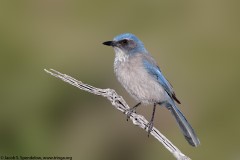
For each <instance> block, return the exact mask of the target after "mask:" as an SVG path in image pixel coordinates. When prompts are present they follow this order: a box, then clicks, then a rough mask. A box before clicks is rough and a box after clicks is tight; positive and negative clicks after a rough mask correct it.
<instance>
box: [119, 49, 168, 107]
mask: <svg viewBox="0 0 240 160" xmlns="http://www.w3.org/2000/svg"><path fill="white" fill-rule="evenodd" d="M114 71H115V74H116V77H117V79H118V81H119V82H120V83H121V84H122V86H123V87H124V88H125V89H126V90H127V92H128V93H129V94H130V95H131V96H132V97H133V98H135V99H136V100H137V101H139V102H142V103H156V102H162V101H165V100H166V98H167V95H166V92H165V91H164V89H163V88H162V86H161V85H160V84H159V83H158V82H157V80H156V79H155V78H154V77H152V76H151V75H150V74H149V73H148V72H147V71H146V69H145V68H144V66H143V63H142V56H141V55H140V54H139V55H134V57H128V58H126V59H124V61H119V60H117V59H116V58H115V61H114Z"/></svg>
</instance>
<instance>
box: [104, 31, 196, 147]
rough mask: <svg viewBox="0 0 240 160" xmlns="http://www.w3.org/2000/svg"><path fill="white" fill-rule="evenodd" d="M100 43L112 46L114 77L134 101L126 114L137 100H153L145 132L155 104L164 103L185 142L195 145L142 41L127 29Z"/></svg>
mask: <svg viewBox="0 0 240 160" xmlns="http://www.w3.org/2000/svg"><path fill="white" fill-rule="evenodd" d="M103 44H104V45H107V46H112V47H113V49H114V51H115V59H114V72H115V74H116V77H117V79H118V81H119V82H120V83H121V84H122V86H123V87H124V88H125V89H126V91H127V92H128V93H129V94H130V95H131V96H132V97H133V98H134V99H135V100H136V101H137V102H138V103H137V104H136V105H135V106H134V107H133V108H131V109H130V110H129V114H128V118H129V116H130V114H131V113H132V112H134V111H135V109H136V108H137V107H138V106H139V105H140V104H153V112H152V118H151V120H150V122H149V124H148V136H149V134H150V132H151V130H152V127H153V120H154V114H155V110H156V105H157V104H158V105H162V106H165V107H166V108H167V109H168V110H170V111H171V113H172V114H173V116H174V117H175V119H176V121H177V123H178V125H179V127H180V129H181V131H182V133H183V135H184V137H185V138H186V140H187V141H188V143H189V144H190V145H192V146H194V147H196V146H198V145H199V144H200V141H199V139H198V138H197V136H196V134H195V132H194V130H193V128H192V127H191V125H190V124H189V123H188V121H187V120H186V118H185V117H184V115H183V113H182V112H181V111H180V110H179V109H178V107H177V105H176V103H175V102H177V103H179V104H180V101H179V100H178V99H177V97H176V94H175V93H174V90H173V88H172V86H171V84H170V83H169V82H168V81H167V79H166V78H165V77H164V76H163V74H162V72H161V70H160V68H159V67H158V65H157V63H156V61H155V60H154V59H153V58H152V56H151V55H150V53H149V52H148V51H147V50H146V49H145V47H144V44H143V43H142V42H141V41H140V40H139V39H138V38H137V37H136V36H135V35H133V34H131V33H124V34H120V35H118V36H116V37H115V38H114V39H113V41H106V42H103Z"/></svg>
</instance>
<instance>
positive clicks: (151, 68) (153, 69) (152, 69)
mask: <svg viewBox="0 0 240 160" xmlns="http://www.w3.org/2000/svg"><path fill="white" fill-rule="evenodd" d="M143 65H144V67H145V68H146V69H147V71H148V73H149V74H151V75H153V76H154V77H155V78H156V79H157V81H158V82H159V84H161V85H162V87H163V88H164V90H165V91H166V92H167V93H168V95H169V96H170V97H172V98H173V99H174V100H175V101H176V102H178V103H179V104H180V101H179V100H178V99H177V97H176V95H175V93H174V91H173V88H172V86H171V84H170V83H169V82H168V81H167V79H166V78H165V77H164V76H163V74H162V72H161V71H160V69H159V67H158V66H157V65H155V64H153V63H151V62H150V61H149V60H147V59H144V60H143Z"/></svg>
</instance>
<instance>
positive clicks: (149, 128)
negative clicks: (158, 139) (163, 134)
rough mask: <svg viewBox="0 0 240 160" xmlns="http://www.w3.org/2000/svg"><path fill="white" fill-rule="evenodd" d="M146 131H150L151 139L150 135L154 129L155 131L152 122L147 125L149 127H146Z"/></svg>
mask: <svg viewBox="0 0 240 160" xmlns="http://www.w3.org/2000/svg"><path fill="white" fill-rule="evenodd" d="M145 129H147V131H148V137H149V135H150V133H151V132H152V129H153V122H152V121H150V122H149V123H148V124H147V126H146V127H145Z"/></svg>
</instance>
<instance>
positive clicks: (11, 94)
mask: <svg viewBox="0 0 240 160" xmlns="http://www.w3.org/2000/svg"><path fill="white" fill-rule="evenodd" d="M239 15H240V10H239V2H238V1H234V0H230V1H227V0H220V1H218V0H210V1H208V0H203V1H179V0H159V1H157V0H153V1H143V0H142V1H140V0H139V1H127V0H121V1H81V0H80V1H64V0H50V1H46V0H36V1H31V0H28V1H27V0H21V1H18V0H16V1H14V0H12V1H10V0H1V1H0V23H1V24H0V76H1V77H0V88H1V89H0V97H1V98H0V153H1V154H2V155H19V156H20V155H22V156H52V155H56V156H71V157H73V159H85V160H91V159H94V160H96V159H99V160H112V159H114V160H118V159H119V160H122V159H125V160H128V159H131V160H132V159H139V160H144V159H174V158H173V157H172V155H171V154H170V153H169V152H168V151H167V150H166V149H165V148H164V147H162V145H161V144H160V143H158V142H157V141H156V140H155V139H153V138H151V137H150V138H147V133H146V132H144V131H143V130H141V129H139V128H137V127H134V126H133V125H132V124H131V123H130V122H127V121H126V117H125V116H124V115H122V114H121V113H120V112H118V111H116V110H115V109H113V107H112V106H111V104H110V103H109V102H108V101H106V100H105V99H103V98H101V97H97V96H93V95H91V94H88V93H86V92H83V91H80V90H77V89H76V88H74V87H72V86H70V85H67V84H66V83H63V82H61V81H60V80H58V79H55V78H53V77H51V76H49V75H47V74H46V73H45V72H44V71H43V69H44V68H54V69H56V70H59V71H61V72H63V73H66V74H69V75H71V76H73V77H76V78H77V79H80V80H82V81H84V82H86V83H89V84H91V85H94V86H96V87H100V88H113V89H116V90H117V91H118V93H120V94H121V95H123V96H124V98H125V99H126V100H127V101H128V103H129V104H131V105H134V104H135V102H134V101H133V100H132V98H130V97H129V95H128V94H126V92H125V91H124V90H123V89H122V87H121V86H120V85H119V84H118V83H117V80H116V79H115V77H114V74H113V67H112V66H113V59H114V53H113V50H112V49H111V48H109V47H105V46H103V45H102V44H101V43H102V42H103V41H106V40H111V39H112V38H113V37H114V36H116V35H117V34H120V33H124V32H131V33H134V34H135V35H137V36H138V37H139V38H140V39H141V40H142V41H143V42H144V43H145V46H146V48H147V49H148V50H149V51H150V52H151V54H152V55H153V57H155V59H156V60H157V61H158V63H159V65H160V67H161V70H162V71H163V72H164V74H165V76H166V77H167V78H168V80H169V81H170V82H171V83H172V84H173V86H174V88H175V91H176V93H177V95H178V97H179V99H180V100H181V101H182V105H181V106H180V108H181V110H182V111H183V112H184V113H185V114H186V117H187V118H188V120H189V121H190V122H191V124H192V126H193V128H194V129H195V130H196V132H197V134H198V136H199V138H200V140H201V145H200V146H199V147H198V148H193V147H191V146H189V145H188V144H187V142H186V141H185V140H184V138H183V136H182V135H181V132H180V131H179V129H178V127H177V125H176V123H175V122H174V119H173V118H172V116H171V114H170V113H169V112H168V111H167V110H166V109H164V108H160V107H159V108H158V109H157V115H156V117H157V118H156V119H155V125H156V127H157V128H159V129H160V130H161V131H162V132H163V133H164V134H165V135H166V136H167V137H168V138H169V139H170V140H172V141H173V142H174V143H175V144H176V145H177V146H178V147H179V148H180V149H181V150H182V151H183V152H184V153H185V154H186V155H188V156H190V157H191V158H192V159H218V160H221V159H222V160H225V159H231V160H235V159H236V160H237V159H240V152H239V143H240V138H239V135H240V127H239V124H238V122H240V117H239V112H240V107H239V103H238V102H237V100H238V98H239V89H240V85H239V81H240V63H239V59H240V44H239V42H240V38H239V37H240V29H239V28H240V19H239ZM138 111H139V112H140V113H142V114H144V115H145V116H147V117H148V118H149V117H150V113H151V111H152V108H151V107H150V106H149V107H142V108H141V109H139V110H138Z"/></svg>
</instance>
